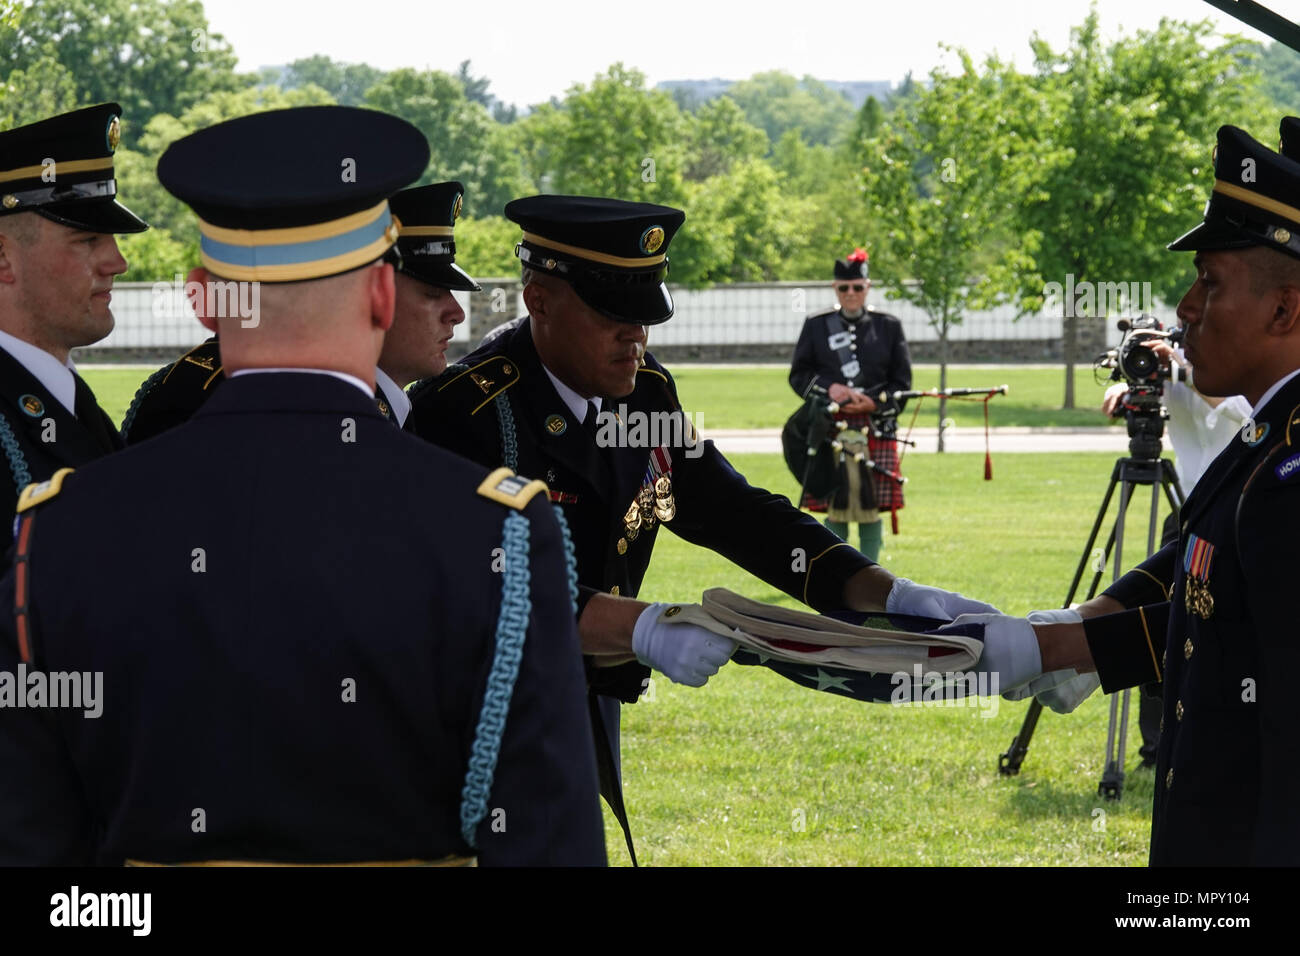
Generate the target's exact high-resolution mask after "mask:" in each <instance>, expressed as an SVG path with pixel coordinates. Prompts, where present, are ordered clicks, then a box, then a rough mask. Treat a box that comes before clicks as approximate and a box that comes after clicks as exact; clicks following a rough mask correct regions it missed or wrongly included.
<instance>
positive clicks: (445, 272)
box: [398, 256, 483, 292]
mask: <svg viewBox="0 0 1300 956" xmlns="http://www.w3.org/2000/svg"><path fill="white" fill-rule="evenodd" d="M398 271H399V272H400V273H401V274H402V275H404V276H410V277H411V278H412V279H418V280H419V281H421V282H427V283H428V284H429V285H436V286H438V287H439V288H442V289H457V290H460V291H463V292H482V291H483V287H482V286H480V285H479V284H478V283H477V282H475V281H474V280H473V279H472V278H471V277H470V274H469V273H468V272H466V271H465V270H464V269H462V268H461V267H460V266H458V265H456V263H454V262H431V261H428V257H426V256H403V257H402V265H401V268H399V269H398Z"/></svg>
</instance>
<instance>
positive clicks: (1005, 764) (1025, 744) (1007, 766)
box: [998, 462, 1123, 777]
mask: <svg viewBox="0 0 1300 956" xmlns="http://www.w3.org/2000/svg"><path fill="white" fill-rule="evenodd" d="M1119 475H1120V463H1119V462H1116V463H1115V467H1114V468H1113V469H1112V470H1111V473H1110V483H1109V484H1108V485H1107V486H1106V493H1105V494H1104V495H1103V496H1102V499H1101V507H1100V508H1098V509H1097V517H1096V519H1094V520H1093V522H1092V531H1090V532H1089V533H1088V540H1087V542H1086V543H1085V544H1084V546H1083V557H1081V558H1080V559H1079V566H1078V567H1077V568H1076V569H1075V571H1074V580H1072V581H1071V582H1070V590H1069V592H1068V593H1067V594H1066V595H1065V603H1064V604H1063V605H1062V607H1069V606H1070V603H1071V602H1072V601H1073V600H1074V595H1075V593H1076V592H1077V591H1078V589H1079V582H1080V581H1081V580H1083V570H1084V568H1086V567H1087V566H1088V562H1089V560H1090V559H1091V557H1092V549H1093V546H1094V545H1095V544H1096V543H1097V535H1098V533H1099V532H1100V531H1101V525H1102V522H1104V521H1105V520H1106V512H1107V511H1108V510H1110V501H1111V498H1112V497H1113V496H1114V494H1115V486H1116V484H1118V483H1119ZM1120 520H1123V512H1122V511H1121V512H1120ZM1114 540H1115V529H1114V528H1111V531H1110V536H1109V537H1108V538H1107V539H1106V553H1107V554H1109V553H1110V546H1111V542H1112V541H1114ZM1100 574H1101V572H1097V575H1096V576H1094V577H1093V582H1092V587H1091V588H1090V589H1089V592H1088V597H1092V591H1093V590H1095V589H1096V587H1097V580H1098V578H1099V577H1100ZM1042 713H1043V705H1042V704H1040V703H1039V702H1038V701H1036V700H1034V701H1031V702H1030V704H1029V710H1028V711H1027V712H1026V713H1025V719H1024V720H1023V721H1022V722H1021V724H1020V730H1019V732H1018V733H1017V734H1016V736H1015V739H1014V740H1012V741H1011V746H1010V747H1008V748H1007V749H1006V752H1004V753H1002V754H1000V755H999V756H998V773H999V774H1001V775H1002V776H1004V777H1013V776H1015V775H1016V774H1018V773H1019V772H1020V765H1021V764H1022V763H1024V762H1025V757H1026V756H1027V755H1028V753H1029V742H1030V741H1031V740H1033V738H1034V730H1035V728H1036V727H1037V726H1038V718H1039V717H1040V716H1042Z"/></svg>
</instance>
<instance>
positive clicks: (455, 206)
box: [451, 193, 461, 224]
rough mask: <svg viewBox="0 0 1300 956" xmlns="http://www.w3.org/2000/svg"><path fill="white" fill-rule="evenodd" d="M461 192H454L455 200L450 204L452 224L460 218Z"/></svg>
mask: <svg viewBox="0 0 1300 956" xmlns="http://www.w3.org/2000/svg"><path fill="white" fill-rule="evenodd" d="M460 207H461V193H456V200H455V201H454V202H453V203H452V204H451V221H452V223H453V224H454V223H455V222H456V220H457V219H459V218H460Z"/></svg>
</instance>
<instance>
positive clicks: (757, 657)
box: [665, 588, 984, 702]
mask: <svg viewBox="0 0 1300 956" xmlns="http://www.w3.org/2000/svg"><path fill="white" fill-rule="evenodd" d="M669 610H671V609H669ZM667 613H668V612H665V614H667ZM673 620H681V621H682V623H691V624H696V625H698V626H701V627H706V628H708V629H709V630H712V631H714V632H715V633H717V634H720V635H725V636H726V637H729V638H731V639H732V640H733V641H736V642H737V643H738V644H739V645H740V647H739V648H738V649H737V650H736V653H735V654H734V655H732V660H733V661H735V662H736V663H737V664H744V665H758V666H762V667H767V668H768V669H769V670H773V671H775V672H776V673H778V674H780V675H781V676H782V677H785V678H786V679H788V680H791V681H794V682H795V683H796V684H799V685H800V686H803V687H809V688H812V689H814V690H820V691H827V692H829V693H832V694H839V695H841V696H844V697H851V698H853V699H854V700H861V701H878V702H886V701H897V700H898V699H899V697H900V688H903V687H904V686H906V691H905V694H906V695H909V696H910V695H913V694H914V695H915V698H914V699H920V693H921V688H922V687H932V686H933V685H934V683H935V682H936V680H938V681H939V682H941V683H943V684H944V685H945V686H947V687H948V688H949V689H950V690H953V691H956V696H962V695H964V694H966V693H974V692H975V690H976V687H977V686H978V685H977V684H976V682H974V681H970V680H967V679H966V678H967V677H969V676H970V674H971V672H973V671H974V668H975V666H976V664H977V663H978V661H979V659H980V655H981V654H982V653H983V649H984V626H983V625H982V624H962V625H954V624H952V623H951V622H950V621H941V620H936V619H934V618H927V617H915V616H912V615H906V614H885V613H883V612H879V613H867V612H861V611H847V610H846V611H837V612H833V613H830V614H815V613H812V612H808V611H795V610H791V609H789V608H784V607H778V606H776V605H772V604H764V603H762V602H760V601H753V600H750V599H749V598H746V597H743V596H741V595H739V594H736V593H734V592H732V591H729V590H727V589H726V588H711V589H709V590H708V591H705V592H704V597H703V599H702V600H701V602H700V605H699V607H698V608H696V607H692V606H690V605H683V606H681V608H680V611H679V613H678V614H677V615H675V616H674V617H673ZM948 696H952V695H948Z"/></svg>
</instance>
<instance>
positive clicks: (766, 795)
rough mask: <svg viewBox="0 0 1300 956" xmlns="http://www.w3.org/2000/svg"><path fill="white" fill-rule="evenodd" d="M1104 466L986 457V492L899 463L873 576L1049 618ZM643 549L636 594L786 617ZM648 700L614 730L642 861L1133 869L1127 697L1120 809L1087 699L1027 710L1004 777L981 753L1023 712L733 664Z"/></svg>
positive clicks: (673, 542)
mask: <svg viewBox="0 0 1300 956" xmlns="http://www.w3.org/2000/svg"><path fill="white" fill-rule="evenodd" d="M1113 462H1114V459H1113V457H1111V456H1109V455H1105V454H1076V455H1070V456H1068V457H1064V456H1051V455H1031V454H1026V455H1001V456H998V459H997V461H996V462H995V469H996V470H995V477H994V480H993V481H991V482H985V481H983V480H982V477H981V476H982V467H983V456H980V455H952V454H949V455H917V456H912V457H909V458H908V459H907V461H906V471H907V472H908V474H909V476H910V478H911V482H910V483H909V485H908V506H907V507H906V508H905V509H904V510H903V511H902V512H901V513H900V522H901V529H900V530H901V534H900V535H899V536H898V537H893V536H890V535H889V534H888V533H886V539H885V549H884V553H883V556H882V562H883V563H884V564H885V565H886V566H887V567H889V568H890V569H891V570H893V571H894V572H896V573H898V574H901V575H903V576H906V577H910V578H912V579H914V580H918V581H922V582H926V583H933V584H936V585H939V586H943V587H947V588H950V589H953V590H960V591H963V592H965V593H967V594H970V595H972V596H977V597H980V598H982V599H984V600H987V601H990V602H991V603H993V604H996V605H998V606H999V607H1001V608H1002V609H1003V610H1005V611H1008V612H1011V613H1016V614H1023V613H1025V612H1027V611H1029V610H1032V609H1034V608H1041V607H1057V606H1059V605H1060V602H1061V600H1062V599H1063V598H1064V597H1065V591H1066V588H1067V587H1068V585H1069V582H1070V577H1071V575H1072V573H1073V571H1074V567H1075V565H1076V563H1077V562H1078V559H1079V555H1080V553H1081V552H1082V549H1083V545H1084V542H1085V541H1086V538H1087V534H1088V530H1089V528H1090V526H1091V521H1092V518H1093V516H1094V515H1095V513H1096V509H1097V507H1098V505H1099V504H1100V503H1101V496H1102V493H1103V492H1104V490H1105V487H1106V483H1107V481H1108V480H1109V477H1110V471H1111V466H1112V464H1113ZM734 463H735V464H736V466H737V467H738V468H739V469H741V470H742V471H743V472H744V473H745V474H746V475H747V476H748V477H749V478H750V480H751V481H752V482H755V483H759V484H765V485H767V486H768V487H770V488H772V489H774V490H777V491H781V492H784V493H787V494H793V493H795V488H794V483H793V479H791V478H790V476H789V474H788V473H787V472H786V471H785V469H784V467H783V466H782V464H781V463H780V461H779V459H778V458H777V457H776V456H773V455H737V456H735V458H734ZM1146 500H1148V499H1145V498H1144V499H1143V501H1144V502H1145V501H1146ZM1139 512H1140V513H1139ZM1132 513H1134V515H1135V516H1134V518H1133V519H1132V520H1130V521H1129V523H1128V525H1127V531H1126V533H1127V534H1128V535H1129V536H1130V538H1129V543H1128V545H1127V551H1128V553H1129V554H1130V555H1133V556H1136V555H1137V551H1138V549H1140V548H1142V547H1143V544H1142V543H1141V541H1140V540H1137V539H1140V538H1141V537H1142V535H1143V534H1144V533H1145V517H1144V515H1145V511H1141V510H1140V509H1138V508H1137V507H1136V506H1135V507H1134V509H1133V512H1132ZM1162 517H1163V515H1162ZM719 518H720V520H726V516H725V515H720V516H719ZM656 547H657V549H658V552H659V553H658V554H657V555H656V557H655V559H654V562H653V564H652V567H651V572H650V575H649V577H648V578H647V579H646V583H645V586H644V588H643V590H642V596H643V597H646V598H649V599H652V600H698V599H699V595H700V593H701V591H702V590H703V589H704V588H705V587H710V586H715V585H721V586H724V587H729V588H732V589H733V590H736V591H739V592H741V593H743V594H746V595H749V596H751V597H755V598H761V599H765V600H774V601H775V600H781V601H782V603H786V604H789V605H790V606H798V605H796V604H795V602H793V601H791V600H790V599H788V598H785V597H784V596H783V595H779V594H778V592H776V591H774V590H773V589H772V588H771V587H769V586H768V585H766V584H764V583H763V582H761V581H759V580H757V579H756V578H753V577H751V576H749V575H748V574H747V573H745V572H744V571H742V570H740V569H738V568H735V567H734V566H731V565H729V564H727V563H726V562H725V561H723V560H722V559H721V558H719V557H717V556H715V555H713V554H712V553H711V552H707V551H704V550H702V549H699V548H696V547H694V546H692V545H688V544H686V543H684V542H682V541H680V540H678V539H676V538H675V537H674V536H673V535H671V534H661V535H660V536H659V541H658V543H657V545H656ZM1129 563H1133V562H1132V561H1130V562H1129ZM653 693H654V699H653V700H643V701H641V702H640V703H638V704H636V705H634V706H631V707H625V708H624V717H623V734H624V740H623V761H624V773H625V781H626V798H627V803H628V810H629V814H630V816H631V820H632V824H633V833H634V836H635V837H636V839H637V843H638V852H639V854H640V855H641V858H642V861H643V862H645V863H649V864H658V865H694V864H712V865H718V864H734V865H747V864H803V865H842V864H849V865H851V864H880V865H942V864H953V865H1019V864H1052V865H1124V866H1140V865H1144V864H1145V862H1146V853H1147V843H1148V836H1149V827H1150V811H1151V795H1152V776H1151V771H1142V770H1137V769H1136V766H1137V763H1138V759H1137V747H1138V746H1139V745H1140V743H1141V739H1140V736H1139V734H1138V730H1137V713H1136V703H1137V702H1136V699H1134V701H1133V712H1132V715H1131V720H1130V736H1129V750H1128V755H1127V759H1126V764H1127V766H1128V768H1129V770H1130V774H1129V777H1128V780H1127V782H1126V790H1125V794H1124V799H1123V800H1122V801H1120V802H1119V803H1108V802H1107V801H1104V800H1102V799H1101V798H1100V797H1098V796H1097V781H1098V778H1099V774H1100V770H1101V766H1102V760H1103V754H1104V748H1105V741H1106V723H1107V700H1106V698H1104V697H1102V696H1101V695H1100V693H1098V694H1094V696H1093V697H1092V698H1090V699H1089V700H1088V701H1086V702H1085V703H1084V704H1083V706H1082V707H1080V709H1079V710H1077V711H1076V712H1075V713H1074V714H1072V715H1069V716H1067V717H1061V716H1057V715H1055V714H1052V713H1050V712H1047V713H1045V714H1044V716H1043V718H1042V720H1041V721H1040V723H1039V726H1038V732H1037V733H1036V734H1035V738H1034V742H1033V745H1032V746H1031V749H1030V753H1029V757H1028V758H1027V760H1026V762H1025V765H1024V768H1023V770H1022V772H1021V774H1020V775H1019V776H1018V777H1009V778H1004V777H1000V776H999V775H998V773H997V758H998V755H999V754H1000V753H1001V752H1002V751H1004V750H1005V749H1006V747H1007V745H1008V744H1009V743H1010V742H1011V739H1012V738H1013V737H1014V736H1015V733H1016V731H1017V729H1018V728H1019V726H1020V722H1021V719H1022V718H1023V716H1024V713H1025V710H1026V709H1027V706H1028V705H1027V704H1026V703H1012V702H1008V701H1004V700H1001V699H1000V698H998V699H996V703H995V702H994V700H985V701H984V704H985V706H986V708H987V709H985V710H981V709H979V708H977V707H961V708H949V709H903V708H893V707H890V706H888V705H882V704H859V703H855V702H853V701H849V700H846V699H844V698H840V697H836V696H834V695H831V694H819V693H816V692H814V691H809V690H806V689H803V688H801V687H798V686H796V685H794V684H792V683H790V682H788V681H786V680H784V679H783V678H781V677H779V676H778V675H776V674H774V673H772V672H770V671H767V670H765V669H762V668H757V667H740V666H738V665H733V666H729V667H726V668H724V669H723V670H722V672H721V673H719V674H718V676H717V677H715V678H714V679H713V680H712V681H710V682H709V684H708V685H707V686H706V687H704V688H702V689H699V690H696V689H692V688H688V687H681V686H678V685H674V684H671V683H669V682H668V681H667V679H666V678H663V677H662V676H656V678H655V680H654V690H653ZM994 707H996V711H994V709H993V708H994ZM801 822H802V824H803V829H798V828H797V827H798V826H799V824H800V823H801ZM606 836H607V843H608V846H609V848H610V855H611V859H612V860H613V861H615V862H625V861H626V851H625V850H624V849H623V847H622V838H621V835H620V833H619V831H618V829H617V825H616V824H615V823H614V821H613V818H612V816H610V815H609V814H608V812H606Z"/></svg>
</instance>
